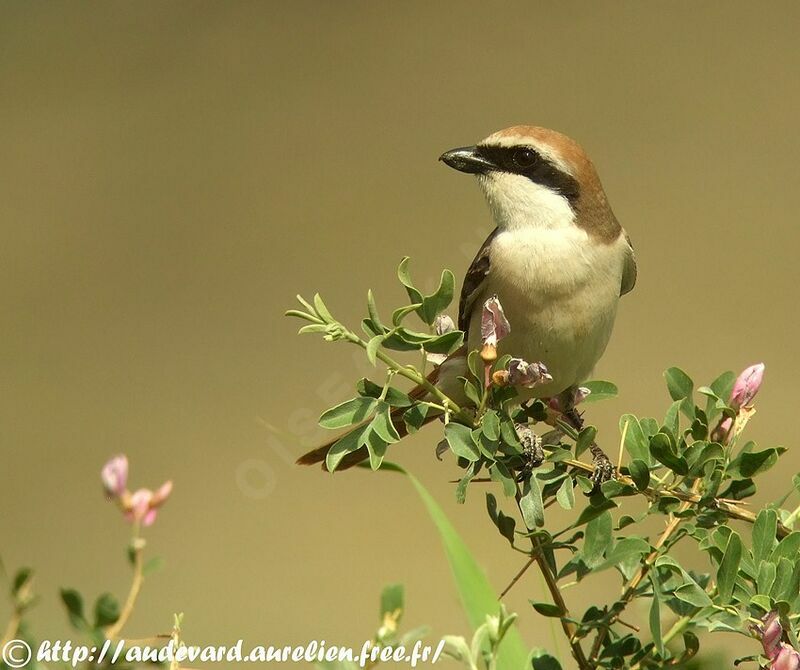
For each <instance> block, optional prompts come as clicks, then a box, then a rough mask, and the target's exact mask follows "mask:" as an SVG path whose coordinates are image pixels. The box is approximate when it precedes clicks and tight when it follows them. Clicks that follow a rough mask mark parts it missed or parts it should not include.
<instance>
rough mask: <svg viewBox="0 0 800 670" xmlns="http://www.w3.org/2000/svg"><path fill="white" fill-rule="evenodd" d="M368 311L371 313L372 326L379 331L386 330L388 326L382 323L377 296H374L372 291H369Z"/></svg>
mask: <svg viewBox="0 0 800 670" xmlns="http://www.w3.org/2000/svg"><path fill="white" fill-rule="evenodd" d="M367 311H368V312H369V318H370V320H371V321H372V324H373V325H374V326H375V327H376V328H377V329H378V330H381V331H382V330H385V329H386V326H384V325H383V323H381V317H380V315H379V314H378V307H377V306H376V305H375V296H374V295H373V294H372V289H369V290H368V291H367Z"/></svg>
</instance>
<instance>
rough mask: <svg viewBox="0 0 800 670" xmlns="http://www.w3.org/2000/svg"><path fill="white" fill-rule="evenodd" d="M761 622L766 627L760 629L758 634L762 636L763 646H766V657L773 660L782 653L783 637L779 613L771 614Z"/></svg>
mask: <svg viewBox="0 0 800 670" xmlns="http://www.w3.org/2000/svg"><path fill="white" fill-rule="evenodd" d="M761 621H762V623H763V624H764V625H763V626H760V627H758V632H759V634H760V635H761V644H762V645H764V655H765V656H766V657H767V658H769V659H773V658H775V657H776V656H777V655H778V653H779V651H780V646H781V636H782V635H783V627H782V626H781V620H780V617H779V616H778V613H777V612H770V613H769V614H767V615H766V616H765V617H764V618H763V619H761Z"/></svg>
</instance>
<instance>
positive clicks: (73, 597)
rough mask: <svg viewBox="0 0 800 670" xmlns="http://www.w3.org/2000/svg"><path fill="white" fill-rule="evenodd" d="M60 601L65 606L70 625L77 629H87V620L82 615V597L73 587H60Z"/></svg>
mask: <svg viewBox="0 0 800 670" xmlns="http://www.w3.org/2000/svg"><path fill="white" fill-rule="evenodd" d="M61 601H62V602H63V603H64V606H65V607H66V608H67V615H68V616H69V622H70V623H71V624H72V627H73V628H75V629H77V630H83V631H85V630H88V629H89V622H88V621H86V617H85V616H84V615H83V598H82V597H81V594H80V593H78V592H77V591H76V590H75V589H61Z"/></svg>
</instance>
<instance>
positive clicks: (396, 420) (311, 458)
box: [297, 407, 439, 470]
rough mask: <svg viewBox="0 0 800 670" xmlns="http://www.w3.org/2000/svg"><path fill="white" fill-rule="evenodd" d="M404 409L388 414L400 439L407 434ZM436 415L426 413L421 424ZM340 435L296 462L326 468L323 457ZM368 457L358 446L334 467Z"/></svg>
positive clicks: (342, 468) (364, 450) (346, 466)
mask: <svg viewBox="0 0 800 670" xmlns="http://www.w3.org/2000/svg"><path fill="white" fill-rule="evenodd" d="M405 409H406V408H405V407H400V408H395V409H393V410H392V413H391V415H390V417H391V419H392V425H393V426H394V427H395V430H396V431H397V434H398V435H399V436H400V439H402V438H404V437H405V436H406V435H408V427H407V426H406V423H405V421H403V412H404V411H405ZM438 417H439V413H438V412H433V413H432V414H428V416H426V417H425V420H424V421H423V422H422V425H423V426H424V425H426V424H428V423H430V422H431V421H433V420H434V419H436V418H438ZM363 425H364V424H361V425H360V426H357V427H356V428H353V429H351V430H357V429H358V428H360V427H361V426H363ZM347 434H348V433H344V435H347ZM342 437H343V435H339V436H337V437H334V438H333V439H332V440H329V441H328V442H326V443H325V444H323V445H322V446H319V447H317V448H316V449H312V450H311V451H309V452H308V453H305V454H303V455H302V456H301V457H300V458H298V459H297V464H298V465H315V464H316V463H322V468H323V469H327V468H326V467H325V457H326V456H327V455H328V450H329V449H330V448H331V447H332V446H333V445H334V444H336V443H337V442H338V441H339V440H340V439H341V438H342ZM368 458H369V452H368V451H367V448H366V447H360V448H359V449H356V451H353V452H351V453H349V454H347V456H345V457H344V458H343V459H342V460H341V462H340V463H339V465H338V466H337V468H336V469H337V470H347V469H348V468H352V467H353V466H355V465H358V464H359V463H361V462H362V461H365V460H367V459H368Z"/></svg>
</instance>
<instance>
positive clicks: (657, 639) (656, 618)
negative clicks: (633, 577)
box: [649, 570, 664, 656]
mask: <svg viewBox="0 0 800 670" xmlns="http://www.w3.org/2000/svg"><path fill="white" fill-rule="evenodd" d="M649 576H650V581H651V583H652V584H653V598H652V599H651V601H650V617H649V623H650V634H651V635H652V636H653V642H654V643H655V645H656V649H657V650H658V653H659V654H660V655H661V656H663V655H664V639H663V637H662V636H661V587H660V585H659V582H658V575H657V572H656V571H655V570H651V571H650V575H649Z"/></svg>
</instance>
